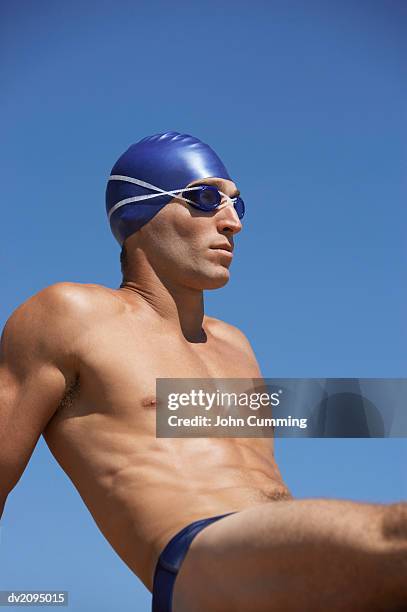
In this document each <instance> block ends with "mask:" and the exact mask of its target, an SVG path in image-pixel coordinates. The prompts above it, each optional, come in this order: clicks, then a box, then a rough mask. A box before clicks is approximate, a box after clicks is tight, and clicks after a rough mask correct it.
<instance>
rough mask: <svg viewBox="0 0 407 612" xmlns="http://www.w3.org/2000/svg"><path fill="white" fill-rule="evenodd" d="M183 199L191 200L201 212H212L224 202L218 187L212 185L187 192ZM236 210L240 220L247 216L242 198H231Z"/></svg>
mask: <svg viewBox="0 0 407 612" xmlns="http://www.w3.org/2000/svg"><path fill="white" fill-rule="evenodd" d="M182 197H183V198H185V199H187V200H190V201H191V202H192V205H193V206H195V207H196V208H199V209H200V210H205V211H212V210H215V209H216V208H217V207H218V206H219V204H220V203H221V201H222V195H221V193H220V192H219V190H218V189H217V188H216V187H213V186H212V185H202V186H200V187H199V189H194V190H193V191H192V190H191V191H185V192H184V193H183V194H182ZM231 200H232V202H233V206H234V209H235V211H236V213H237V216H238V217H239V219H243V217H244V214H245V205H244V202H243V200H242V198H241V197H240V196H238V197H237V198H231Z"/></svg>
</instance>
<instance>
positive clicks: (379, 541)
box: [173, 499, 407, 612]
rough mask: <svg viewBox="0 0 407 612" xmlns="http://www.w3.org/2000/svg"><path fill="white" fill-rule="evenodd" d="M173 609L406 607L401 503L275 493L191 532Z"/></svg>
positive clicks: (406, 542)
mask: <svg viewBox="0 0 407 612" xmlns="http://www.w3.org/2000/svg"><path fill="white" fill-rule="evenodd" d="M173 609H174V612H208V611H210V612H240V611H242V612H243V611H244V612H247V611H249V610H250V612H266V611H267V612H273V611H277V612H291V611H295V612H298V611H301V612H308V611H309V612H327V611H328V610H329V612H339V611H341V612H342V611H345V610H346V611H352V612H356V611H357V612H363V611H365V610H366V611H368V612H374V611H382V610H383V611H384V610H388V611H393V612H396V611H397V612H398V611H399V610H400V612H401V610H407V504H403V503H400V504H392V505H372V504H360V503H355V502H350V501H336V500H325V499H309V500H293V501H279V502H273V503H269V504H264V505H261V506H256V507H253V508H250V509H248V510H245V511H243V512H239V513H237V514H233V515H231V516H228V517H226V518H224V519H222V520H220V521H218V522H216V523H214V524H212V525H210V526H209V527H207V528H206V529H204V530H203V531H202V532H201V533H199V534H198V535H197V537H196V538H195V540H194V541H193V543H192V545H191V548H190V550H189V552H188V554H187V556H186V558H185V561H184V563H183V565H182V566H181V570H180V572H179V575H178V578H177V580H176V583H175V589H174V598H173Z"/></svg>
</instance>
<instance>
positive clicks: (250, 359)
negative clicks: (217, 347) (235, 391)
mask: <svg viewBox="0 0 407 612" xmlns="http://www.w3.org/2000/svg"><path fill="white" fill-rule="evenodd" d="M205 323H206V327H207V330H208V331H209V332H210V334H211V335H212V336H213V337H214V338H215V340H217V341H220V342H224V343H226V344H227V345H228V347H229V349H230V350H231V351H232V352H233V354H234V355H236V357H238V358H243V359H245V363H246V360H247V368H248V369H247V376H248V377H253V378H261V372H260V368H259V365H258V363H257V360H256V357H255V354H254V351H253V348H252V346H251V344H250V342H249V340H248V339H247V337H246V335H245V334H244V333H243V332H242V331H241V330H240V329H239V328H238V327H236V326H235V325H231V324H230V323H226V322H225V321H222V320H221V319H215V318H213V317H205ZM249 366H250V367H249Z"/></svg>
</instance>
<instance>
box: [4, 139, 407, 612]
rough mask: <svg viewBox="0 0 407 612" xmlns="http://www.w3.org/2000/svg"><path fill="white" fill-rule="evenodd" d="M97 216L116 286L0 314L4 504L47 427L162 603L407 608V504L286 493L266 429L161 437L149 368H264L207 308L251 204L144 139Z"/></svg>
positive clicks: (177, 143) (192, 144)
mask: <svg viewBox="0 0 407 612" xmlns="http://www.w3.org/2000/svg"><path fill="white" fill-rule="evenodd" d="M198 185H201V186H202V185H205V186H206V187H205V188H202V187H201V188H198V189H197V188H196V187H197V186H198ZM187 186H189V188H190V189H189V190H188V191H187V190H186V189H185V188H186V187H187ZM192 187H195V189H192ZM168 192H170V193H168ZM107 211H108V215H109V219H110V224H111V227H112V231H113V233H114V235H115V237H116V238H117V240H118V241H119V243H120V244H124V245H125V251H123V258H122V259H123V261H122V263H123V268H124V275H123V282H122V284H121V285H120V288H119V289H110V288H107V287H104V286H100V285H81V284H75V283H57V284H55V285H52V286H50V287H47V288H45V289H44V290H42V291H40V292H39V293H38V294H36V295H34V296H33V297H31V298H30V299H29V300H27V301H26V302H25V303H24V304H22V305H21V306H20V307H18V308H17V309H16V310H15V312H14V313H13V314H12V315H11V316H10V318H9V319H8V321H7V323H6V325H5V328H4V331H3V335H2V343H1V364H0V368H1V369H0V513H1V512H2V510H3V507H4V504H5V501H6V498H7V495H8V493H9V492H10V491H11V490H12V488H13V487H14V486H15V484H16V483H17V481H18V480H19V478H20V476H21V474H22V472H23V470H24V468H25V466H26V464H27V462H28V460H29V458H30V456H31V453H32V452H33V449H34V447H35V445H36V442H37V440H38V438H39V436H40V435H41V434H43V435H44V438H45V440H46V442H47V444H48V446H49V448H50V449H51V451H52V453H53V454H54V456H55V458H56V460H57V461H58V462H59V464H60V465H61V467H62V468H63V470H65V472H66V473H67V474H68V476H69V477H70V479H71V480H72V482H73V483H74V485H75V487H76V488H77V489H78V491H79V493H80V495H81V496H82V499H83V500H84V502H85V504H86V505H87V507H88V508H89V510H90V512H91V513H92V516H93V517H94V519H95V521H96V523H97V525H98V526H99V528H100V530H101V531H102V532H103V534H104V535H105V537H106V538H107V540H108V541H109V542H110V544H111V545H112V546H113V548H114V549H115V551H116V552H117V553H118V554H119V555H120V557H121V558H122V559H123V561H124V562H125V563H126V564H127V565H128V566H129V568H130V569H131V570H132V571H133V572H134V573H135V574H136V575H137V576H138V577H139V578H140V579H141V580H142V581H143V583H144V584H145V586H146V587H147V588H148V589H150V590H151V591H153V610H155V612H158V611H159V612H163V611H170V610H174V611H175V612H208V611H210V612H211V611H213V612H239V611H242V612H256V611H258V612H263V611H267V612H269V611H270V612H271V611H278V612H281V611H287V612H289V611H312V612H318V611H321V612H322V611H323V612H327V611H330V612H335V611H343V610H349V611H355V612H356V611H357V612H359V611H365V610H366V611H369V612H372V611H375V610H402V609H403V610H405V609H407V579H406V578H407V516H406V504H403V503H399V504H393V505H373V504H365V503H354V502H347V501H335V500H325V499H310V500H294V499H293V498H292V496H291V495H290V493H289V491H288V490H287V487H286V486H285V484H284V482H283V480H282V478H281V475H280V472H279V470H278V467H277V464H276V462H275V460H274V456H273V447H272V441H271V440H270V439H248V438H247V439H243V438H224V439H220V438H204V439H159V438H157V437H156V435H155V381H156V379H157V378H166V377H170V378H171V377H174V378H179V377H183V378H188V377H190V378H212V377H213V378H220V377H222V378H259V377H261V374H260V371H259V367H258V365H257V363H256V359H255V357H254V354H253V351H252V349H251V348H250V345H249V342H248V341H247V339H246V338H245V336H244V335H243V334H242V333H241V332H240V331H239V330H237V329H236V328H234V327H232V326H231V325H228V324H226V323H224V322H222V321H219V320H216V319H212V318H210V317H206V316H205V315H204V306H203V290H205V289H215V288H218V287H222V286H223V285H225V284H226V283H227V281H228V279H229V266H230V263H231V260H232V251H233V239H234V236H235V234H237V233H238V232H239V231H240V230H241V228H242V224H241V218H242V216H243V213H244V205H243V202H242V200H241V199H240V198H239V197H238V192H237V189H236V185H235V184H234V182H233V181H232V180H231V179H230V177H229V175H228V173H227V171H226V168H225V167H224V165H223V164H222V162H221V161H220V159H219V158H218V157H217V155H216V154H215V153H214V152H213V151H212V149H210V148H209V147H208V146H207V145H205V144H203V143H202V142H200V141H199V140H197V139H195V138H193V137H191V136H186V135H180V134H177V133H175V132H170V133H167V134H161V135H156V136H153V137H150V138H146V139H144V140H142V141H141V142H139V143H137V144H136V145H133V146H132V147H130V149H128V151H126V152H125V153H124V154H123V155H122V157H121V158H120V159H119V160H118V162H117V163H116V164H115V166H114V168H113V170H112V175H111V177H110V179H109V182H108V188H107ZM223 515H226V516H223ZM170 541H171V542H170ZM169 542H170V544H168V543H169ZM163 551H164V552H163ZM178 572H179V573H178ZM177 574H178V575H177ZM153 587H154V588H153Z"/></svg>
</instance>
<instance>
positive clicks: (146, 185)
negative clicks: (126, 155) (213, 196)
mask: <svg viewBox="0 0 407 612" xmlns="http://www.w3.org/2000/svg"><path fill="white" fill-rule="evenodd" d="M108 180H109V181H125V182H127V183H133V184H134V185H139V186H140V187H144V188H146V189H152V190H154V191H156V192H158V193H149V194H146V195H139V196H133V197H131V198H125V199H124V200H120V202H117V203H116V204H115V205H114V206H112V208H111V209H110V210H109V213H108V218H109V221H110V217H111V216H112V215H113V213H114V212H116V210H117V209H118V208H121V207H122V206H125V205H126V204H134V203H136V202H140V201H142V200H151V199H153V198H159V197H161V196H163V195H172V196H177V194H180V193H184V192H185V191H197V190H198V189H202V185H198V186H196V187H187V188H184V189H174V190H172V191H165V190H164V189H161V188H160V187H156V186H155V185H151V183H146V182H145V181H142V180H140V179H136V178H133V177H131V176H123V175H121V174H111V175H110V176H109V179H108ZM215 189H217V187H215ZM218 191H219V193H220V194H221V195H222V196H224V197H226V198H228V199H229V200H231V201H232V202H235V200H236V198H230V197H229V196H228V195H226V193H222V191H220V190H219V189H218ZM177 197H179V198H180V199H181V200H184V202H188V204H191V205H192V206H196V202H192V201H191V200H188V199H187V198H183V197H182V196H177Z"/></svg>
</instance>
